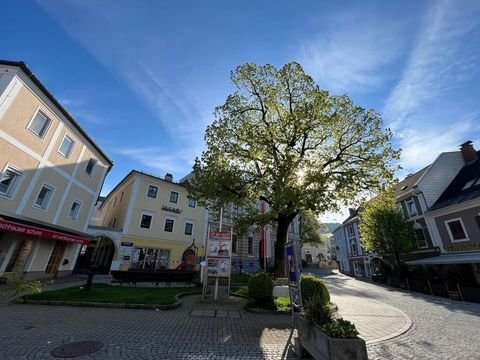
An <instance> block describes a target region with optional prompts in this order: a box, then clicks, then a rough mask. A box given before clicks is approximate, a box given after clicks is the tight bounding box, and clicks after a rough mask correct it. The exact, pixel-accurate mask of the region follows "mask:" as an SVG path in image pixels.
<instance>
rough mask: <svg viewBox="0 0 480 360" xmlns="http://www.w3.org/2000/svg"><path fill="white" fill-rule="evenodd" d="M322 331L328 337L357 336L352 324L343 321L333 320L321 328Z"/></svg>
mask: <svg viewBox="0 0 480 360" xmlns="http://www.w3.org/2000/svg"><path fill="white" fill-rule="evenodd" d="M321 329H322V331H323V332H324V333H325V334H327V335H328V336H330V337H335V338H354V337H356V336H357V335H358V331H357V328H356V327H355V325H354V324H353V323H351V322H350V321H348V320H344V319H335V320H333V321H331V322H329V323H326V324H324V325H322V326H321Z"/></svg>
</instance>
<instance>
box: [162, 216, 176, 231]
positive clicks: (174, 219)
mask: <svg viewBox="0 0 480 360" xmlns="http://www.w3.org/2000/svg"><path fill="white" fill-rule="evenodd" d="M167 220H171V221H173V225H172V231H167V230H165V227H166V225H167ZM176 220H177V219H176V218H174V217H172V216H165V221H164V223H163V231H164V232H168V233H174V232H175V222H176Z"/></svg>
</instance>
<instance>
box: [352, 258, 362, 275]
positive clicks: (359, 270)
mask: <svg viewBox="0 0 480 360" xmlns="http://www.w3.org/2000/svg"><path fill="white" fill-rule="evenodd" d="M353 273H354V274H355V276H363V274H362V267H361V265H360V261H353Z"/></svg>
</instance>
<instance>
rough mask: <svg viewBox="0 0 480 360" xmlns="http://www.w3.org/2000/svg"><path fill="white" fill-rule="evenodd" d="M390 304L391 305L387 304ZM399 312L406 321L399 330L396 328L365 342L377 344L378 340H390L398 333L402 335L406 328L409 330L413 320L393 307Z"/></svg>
mask: <svg viewBox="0 0 480 360" xmlns="http://www.w3.org/2000/svg"><path fill="white" fill-rule="evenodd" d="M385 305H388V304H385ZM389 306H391V305H389ZM395 309H396V310H397V311H398V312H399V313H401V314H402V315H403V317H404V319H405V321H406V324H405V325H403V326H402V327H401V328H400V330H397V331H395V332H393V333H391V334H388V335H385V336H382V337H380V338H378V339H373V340H369V341H365V343H366V344H367V345H372V344H377V343H379V342H382V341H385V340H390V339H393V338H396V337H398V336H400V335H403V334H405V333H406V332H407V331H408V330H410V328H411V327H412V325H413V322H412V319H410V317H409V316H408V315H407V314H405V313H404V312H403V311H402V310H400V309H398V308H395Z"/></svg>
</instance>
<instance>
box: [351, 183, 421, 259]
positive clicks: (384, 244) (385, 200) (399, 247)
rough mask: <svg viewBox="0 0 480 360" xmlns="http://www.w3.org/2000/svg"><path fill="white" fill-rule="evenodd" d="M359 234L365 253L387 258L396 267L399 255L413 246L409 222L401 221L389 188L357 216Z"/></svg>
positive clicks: (403, 219) (401, 215) (411, 228)
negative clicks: (393, 261)
mask: <svg viewBox="0 0 480 360" xmlns="http://www.w3.org/2000/svg"><path fill="white" fill-rule="evenodd" d="M360 234H362V243H363V247H364V248H365V250H367V251H371V252H375V253H377V254H379V255H391V256H393V258H394V259H395V262H396V264H397V265H399V264H400V254H401V253H404V252H409V251H411V250H412V249H413V248H414V247H415V241H416V240H415V232H414V229H413V225H412V222H409V221H407V220H406V219H405V216H404V215H403V212H402V210H401V209H400V208H399V207H398V206H397V203H396V200H395V195H394V190H393V188H389V189H386V190H385V191H383V192H382V193H380V195H378V196H377V197H375V198H374V199H372V200H370V201H368V202H367V203H365V205H364V208H363V210H362V212H361V213H360Z"/></svg>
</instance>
